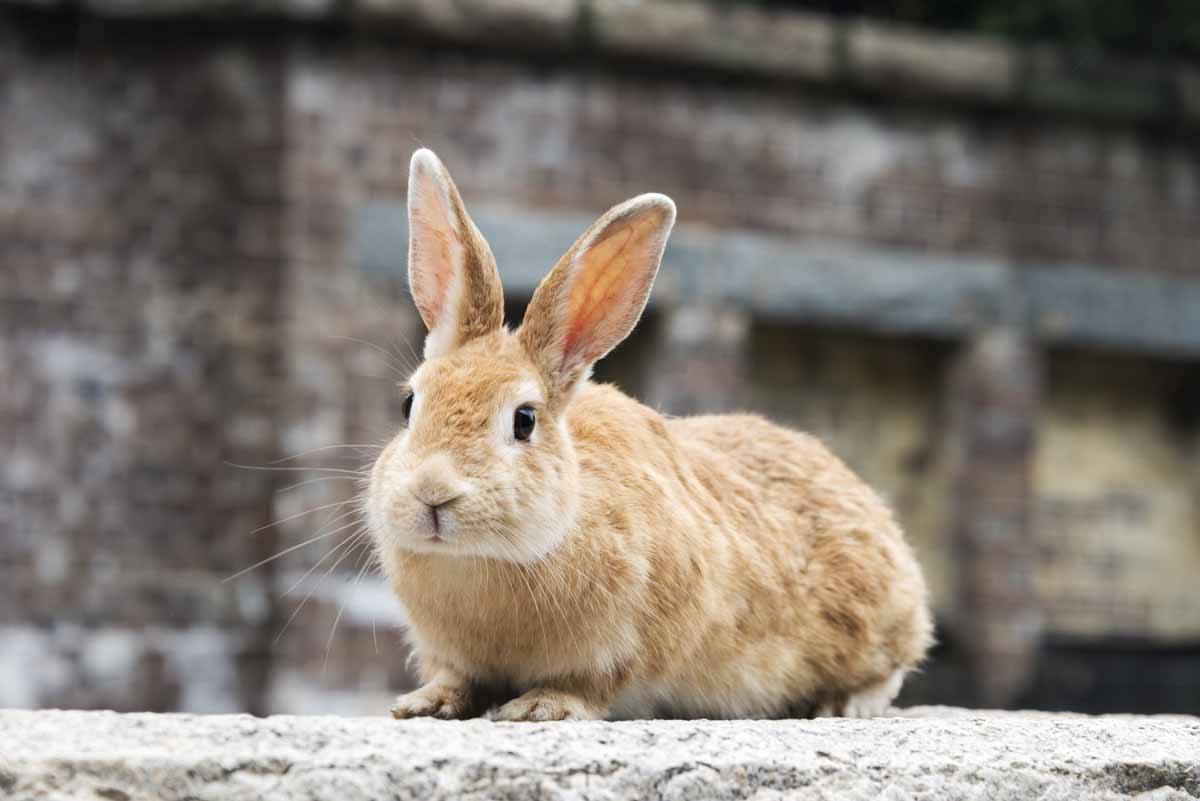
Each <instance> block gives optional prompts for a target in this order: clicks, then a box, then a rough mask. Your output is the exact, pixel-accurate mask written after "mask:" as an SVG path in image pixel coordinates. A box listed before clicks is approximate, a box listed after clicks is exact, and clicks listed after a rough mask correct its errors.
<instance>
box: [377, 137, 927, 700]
mask: <svg viewBox="0 0 1200 801" xmlns="http://www.w3.org/2000/svg"><path fill="white" fill-rule="evenodd" d="M408 216H409V224H410V228H409V236H410V243H409V260H408V270H409V283H410V288H411V291H412V297H413V300H414V302H415V304H416V307H417V310H418V311H419V313H420V316H421V318H422V320H423V322H424V323H425V326H426V327H427V329H428V333H427V336H426V339H425V344H424V354H423V355H424V360H423V362H422V363H421V365H420V366H419V367H418V368H417V369H416V370H415V372H413V374H412V376H411V378H410V379H409V380H408V381H407V382H405V383H404V384H403V385H402V387H401V390H400V391H401V393H402V403H401V405H400V407H399V408H400V409H401V410H402V417H403V421H402V424H401V427H400V429H399V432H398V433H397V434H396V436H395V437H394V438H393V439H392V440H391V441H390V443H389V444H387V445H386V446H385V447H384V449H383V450H382V451H381V452H380V455H379V456H378V458H377V460H376V461H375V463H374V464H373V465H372V466H371V467H370V470H369V475H368V477H367V486H366V489H365V490H364V494H363V506H364V516H365V520H366V524H367V527H368V529H369V532H370V535H371V538H372V541H373V544H374V547H375V548H376V551H377V554H378V556H379V560H380V562H381V565H382V568H383V571H384V573H385V575H386V576H387V577H388V579H389V581H390V584H391V587H392V588H393V589H394V592H395V594H396V595H397V596H398V598H399V600H400V602H401V604H402V606H403V610H404V613H405V615H406V624H407V636H408V638H409V640H410V644H411V647H412V653H413V657H414V658H415V660H416V662H417V665H418V667H419V677H420V679H421V681H422V682H423V684H422V685H421V686H420V687H419V688H418V689H416V690H414V691H412V692H409V693H407V694H405V695H401V696H400V697H399V698H398V699H397V700H396V702H395V706H394V707H393V708H392V710H391V711H392V714H393V715H394V717H396V718H410V717H417V716H433V717H437V718H445V719H459V718H466V717H475V716H481V715H489V716H490V717H491V718H492V719H494V720H501V721H547V720H582V719H605V718H609V719H613V718H634V717H653V716H670V717H688V718H698V717H706V718H778V717H789V716H798V717H813V716H856V717H862V716H872V715H878V714H880V713H882V712H884V711H885V710H886V709H888V708H889V705H890V704H891V702H892V700H893V699H894V697H895V696H896V694H897V692H898V691H899V689H900V685H901V682H902V681H903V680H904V678H905V676H906V674H907V673H908V672H910V671H912V670H914V668H916V667H918V665H919V664H920V663H921V661H922V659H923V657H924V655H925V653H926V651H927V649H928V648H929V647H930V645H931V641H932V624H931V619H930V614H929V609H928V604H927V597H926V588H925V583H924V580H923V578H922V574H921V570H920V567H919V566H918V564H917V561H916V559H915V557H914V554H913V552H912V550H911V549H910V547H909V545H908V544H907V543H906V541H905V539H904V535H903V533H902V532H901V530H900V528H899V526H898V525H897V523H896V521H895V520H894V519H893V516H892V514H891V512H890V511H889V510H888V508H887V506H886V505H885V504H884V503H883V502H882V501H881V499H880V498H879V496H877V495H876V494H875V493H874V492H873V491H872V490H871V489H870V488H868V487H867V486H866V485H865V484H864V483H863V482H862V481H861V480H859V479H858V478H857V477H856V476H855V475H854V474H853V473H852V472H851V471H850V470H849V469H848V468H847V467H846V466H845V465H844V464H843V463H842V462H841V461H839V460H838V459H837V458H836V457H835V456H833V455H832V454H831V453H830V452H829V451H828V450H827V449H826V448H825V447H824V446H823V445H822V444H821V443H820V442H819V441H818V440H817V439H815V438H814V437H812V436H808V435H806V434H802V433H797V432H795V431H791V430H788V429H786V428H783V427H781V426H778V425H775V424H772V423H771V422H769V421H767V420H765V419H763V418H761V417H757V416H754V415H749V414H736V415H708V416H697V417H686V418H669V417H665V416H664V415H662V414H660V413H658V412H657V411H655V410H653V409H650V408H648V407H646V406H644V405H642V404H640V403H639V402H638V401H636V400H634V399H633V398H630V397H629V396H627V395H625V394H623V393H622V392H621V391H620V390H618V389H617V388H615V387H613V386H607V385H601V384H596V383H593V382H592V381H590V380H589V376H590V372H591V369H592V366H593V365H594V364H595V363H596V362H597V360H599V359H600V358H602V357H603V356H604V355H605V354H607V353H608V352H609V351H611V350H612V349H613V348H614V347H615V346H616V345H617V344H618V343H620V342H621V341H622V340H623V339H624V338H625V337H626V336H627V335H628V334H629V333H630V331H631V330H632V329H633V327H634V325H635V324H636V323H637V321H638V318H639V317H640V316H641V313H642V310H643V308H644V307H645V305H646V301H647V297H648V296H649V293H650V288H651V285H652V284H653V283H654V278H655V275H656V273H657V271H658V266H659V262H660V260H661V257H662V254H663V250H664V248H665V246H666V241H667V236H668V234H669V233H670V231H671V228H672V226H673V224H674V221H675V205H674V203H673V202H672V201H671V200H670V199H669V198H667V197H666V196H664V195H659V194H644V195H639V196H637V197H635V198H633V199H631V200H628V201H626V202H624V203H621V204H619V205H617V206H615V207H613V208H612V209H611V210H609V211H608V212H607V213H606V214H604V215H603V216H602V217H600V219H599V220H598V221H597V222H596V223H595V224H593V225H592V226H591V227H590V228H588V229H587V231H585V232H584V233H583V235H582V236H581V237H580V238H579V239H578V241H576V242H575V244H574V245H573V246H572V247H571V248H570V250H568V251H567V253H566V255H564V256H563V257H562V259H561V260H560V261H559V262H558V264H557V265H556V266H555V267H554V268H553V270H551V272H550V273H549V275H548V276H547V277H546V278H545V279H544V280H543V281H542V282H541V284H540V285H539V286H538V288H537V290H536V292H535V293H534V295H533V297H532V300H531V301H530V303H529V305H528V309H527V311H526V313H525V317H524V320H523V322H522V323H521V325H520V327H518V328H517V329H516V330H515V331H514V330H509V329H508V328H506V327H505V325H504V319H503V318H504V301H503V294H502V290H501V286H500V276H499V273H498V271H497V268H496V263H495V260H494V258H493V256H492V253H491V250H490V249H489V247H488V244H487V242H485V241H484V238H483V236H482V235H481V234H480V232H479V230H478V229H477V228H476V227H475V224H474V223H473V222H472V221H471V218H470V217H469V216H468V215H467V211H466V209H465V207H464V206H463V201H462V199H461V197H460V195H459V192H458V190H457V188H456V187H455V185H454V183H453V181H452V180H451V178H450V175H449V174H448V173H447V171H446V169H445V167H444V166H443V165H442V163H441V162H440V161H439V160H438V158H437V157H436V156H435V155H434V154H433V153H432V152H431V151H429V150H426V149H421V150H418V151H417V152H416V153H415V154H414V155H413V157H412V163H411V169H410V176H409V190H408ZM398 422H399V421H398Z"/></svg>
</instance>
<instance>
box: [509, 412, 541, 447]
mask: <svg viewBox="0 0 1200 801" xmlns="http://www.w3.org/2000/svg"><path fill="white" fill-rule="evenodd" d="M536 422H537V415H535V414H534V413H533V407H532V406H520V407H518V408H517V410H516V411H515V412H513V436H514V437H516V438H517V439H519V440H521V441H522V442H524V441H525V440H527V439H529V437H530V435H531V434H533V426H534V423H536Z"/></svg>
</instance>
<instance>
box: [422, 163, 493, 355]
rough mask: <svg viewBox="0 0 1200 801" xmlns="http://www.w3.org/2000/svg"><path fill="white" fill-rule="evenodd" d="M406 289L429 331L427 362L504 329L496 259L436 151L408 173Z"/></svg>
mask: <svg viewBox="0 0 1200 801" xmlns="http://www.w3.org/2000/svg"><path fill="white" fill-rule="evenodd" d="M408 237H409V238H408V286H409V289H410V290H411V291H412V296H413V301H414V302H415V303H416V304H417V311H419V312H420V313H421V319H422V320H424V321H425V327H426V328H428V329H429V335H428V336H427V337H426V338H425V358H426V359H433V358H436V357H438V356H444V355H446V354H447V353H449V352H451V351H452V350H454V349H455V348H458V347H460V346H461V345H463V344H464V343H466V342H468V341H470V340H472V339H474V338H476V337H479V336H483V335H484V334H488V333H491V332H493V331H498V330H499V329H500V327H501V326H502V325H504V292H503V290H502V289H501V287H500V273H499V272H498V271H497V270H496V259H495V258H494V257H493V256H492V250H491V248H489V247H488V244H487V242H486V241H485V240H484V238H483V234H481V233H479V229H478V228H476V227H475V223H473V222H472V221H471V218H470V217H468V216H467V210H466V208H465V207H464V206H463V202H462V198H461V197H459V194H458V188H457V187H455V185H454V181H452V180H451V179H450V173H448V172H447V171H446V168H445V167H444V166H442V162H441V161H439V160H438V157H437V156H435V155H434V154H433V151H431V150H426V149H424V148H422V149H420V150H418V151H417V152H416V153H414V154H413V157H412V164H411V165H410V167H409V172H408Z"/></svg>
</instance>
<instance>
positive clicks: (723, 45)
mask: <svg viewBox="0 0 1200 801" xmlns="http://www.w3.org/2000/svg"><path fill="white" fill-rule="evenodd" d="M5 5H13V6H29V7H34V8H78V9H81V10H83V11H85V12H88V13H92V14H96V15H100V16H105V17H111V18H114V19H139V18H140V19H155V20H163V19H176V20H178V19H188V18H204V19H215V18H228V19H233V20H243V19H245V18H247V17H258V18H266V19H286V20H292V21H321V20H330V19H332V20H337V21H349V22H353V23H362V26H361V27H362V28H363V29H368V30H370V29H376V28H377V27H378V26H381V25H382V26H384V27H390V28H392V29H396V30H401V29H403V30H406V31H409V32H416V33H418V34H420V35H432V36H434V37H437V38H438V39H444V40H447V41H453V42H462V43H468V44H479V43H483V44H486V45H490V46H495V45H497V44H499V45H502V46H503V45H510V46H511V45H517V46H521V47H534V48H537V49H543V50H554V51H560V52H571V51H576V50H579V49H580V46H581V45H582V46H583V47H584V48H585V49H587V50H597V51H601V52H607V53H611V54H615V55H617V56H635V57H638V58H645V59H649V60H652V61H656V62H675V63H678V64H683V65H688V66H700V67H705V68H709V69H715V70H734V71H738V72H743V73H749V74H752V75H759V76H764V77H770V78H775V79H780V78H782V79H785V80H790V79H801V80H804V81H811V82H823V83H832V82H844V81H847V80H849V81H851V82H853V83H855V84H856V85H858V86H860V87H862V88H865V89H867V90H869V91H872V92H882V93H888V94H897V93H899V94H905V95H909V94H919V95H933V96H937V97H948V98H966V99H972V100H975V101H981V102H985V103H999V104H1007V105H1010V106H1011V105H1019V106H1022V107H1032V108H1034V109H1039V110H1050V111H1055V112H1061V111H1066V112H1069V113H1077V114H1084V115H1089V116H1099V117H1114V118H1117V119H1132V120H1171V121H1173V122H1176V123H1179V122H1183V123H1184V124H1185V125H1195V124H1196V123H1197V122H1198V121H1200V106H1197V103H1196V101H1195V89H1194V87H1195V85H1196V84H1197V82H1200V77H1198V74H1197V71H1196V70H1195V69H1193V68H1190V67H1188V66H1186V65H1175V66H1173V67H1172V68H1170V69H1166V70H1164V69H1162V68H1161V67H1160V66H1159V65H1158V64H1157V63H1155V62H1150V61H1145V60H1144V61H1137V60H1133V59H1129V58H1122V57H1114V56H1113V55H1112V54H1111V53H1101V54H1092V55H1090V56H1089V57H1082V56H1081V55H1080V54H1077V53H1073V52H1070V51H1068V50H1066V49H1064V48H1058V47H1049V46H1043V47H1038V48H1033V49H1032V50H1030V51H1029V52H1025V51H1022V50H1021V49H1020V48H1019V47H1018V46H1017V45H1014V44H1012V43H1009V42H1005V41H1003V40H1001V39H999V38H994V37H993V38H989V37H983V36H976V35H967V34H962V33H952V34H939V33H930V32H928V31H922V30H916V29H909V28H906V27H903V26H897V25H892V24H886V23H876V22H861V23H855V24H852V25H849V26H846V27H845V29H844V31H839V23H838V22H837V21H836V20H835V19H834V18H833V17H830V16H827V15H817V14H809V13H801V12H797V11H775V10H769V9H766V10H764V9H759V8H754V7H736V6H732V7H731V6H730V5H729V4H718V3H712V2H706V0H674V1H673V2H669V3H664V2H657V0H456V2H444V1H443V0H0V7H3V6H5Z"/></svg>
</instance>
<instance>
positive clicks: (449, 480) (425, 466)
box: [409, 454, 463, 508]
mask: <svg viewBox="0 0 1200 801" xmlns="http://www.w3.org/2000/svg"><path fill="white" fill-rule="evenodd" d="M409 491H410V492H411V493H412V494H413V497H415V498H416V499H417V500H419V501H420V502H421V503H423V504H425V505H426V506H429V507H433V508H436V507H438V506H445V505H446V504H448V503H450V502H451V501H453V500H454V499H455V498H458V497H459V496H460V495H462V494H463V487H462V482H461V480H460V479H458V477H457V475H456V474H455V471H454V468H453V465H452V464H451V463H450V460H449V459H448V458H446V457H445V456H442V455H440V454H439V455H437V456H433V457H430V458H428V459H426V460H425V462H424V463H422V464H421V466H420V467H418V468H417V469H416V470H414V471H413V475H412V479H411V483H410V484H409Z"/></svg>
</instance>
